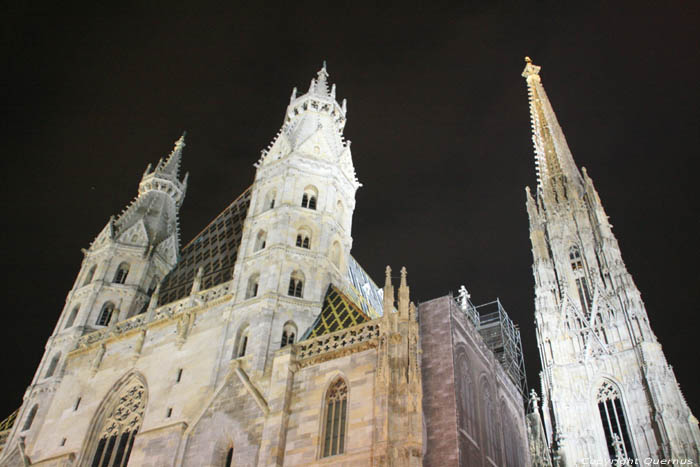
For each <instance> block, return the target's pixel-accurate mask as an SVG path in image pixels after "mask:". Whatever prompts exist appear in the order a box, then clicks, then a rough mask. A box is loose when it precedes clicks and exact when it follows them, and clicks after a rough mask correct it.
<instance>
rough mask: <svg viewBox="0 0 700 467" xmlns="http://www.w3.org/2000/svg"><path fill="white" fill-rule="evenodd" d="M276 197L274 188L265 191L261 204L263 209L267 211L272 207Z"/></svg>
mask: <svg viewBox="0 0 700 467" xmlns="http://www.w3.org/2000/svg"><path fill="white" fill-rule="evenodd" d="M276 197H277V191H276V190H270V191H268V192H267V194H266V195H265V204H264V205H263V211H267V210H268V209H274V207H275V198H276Z"/></svg>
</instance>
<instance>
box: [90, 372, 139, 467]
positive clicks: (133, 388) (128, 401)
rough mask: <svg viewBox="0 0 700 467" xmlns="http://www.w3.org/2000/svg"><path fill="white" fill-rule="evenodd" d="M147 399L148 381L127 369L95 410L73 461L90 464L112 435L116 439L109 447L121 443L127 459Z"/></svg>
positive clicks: (103, 450) (117, 446)
mask: <svg viewBox="0 0 700 467" xmlns="http://www.w3.org/2000/svg"><path fill="white" fill-rule="evenodd" d="M147 403H148V385H147V384H146V379H145V378H144V377H143V375H142V374H141V373H139V372H137V371H130V372H129V373H127V374H125V375H124V376H122V377H121V378H120V379H119V380H118V381H117V382H116V383H114V385H112V387H111V388H110V390H109V391H107V393H106V395H105V396H104V398H103V399H102V402H100V405H99V407H98V408H97V410H96V411H95V414H94V415H93V417H92V420H91V421H90V428H89V430H88V433H87V436H86V437H85V440H84V441H83V445H82V447H81V450H80V457H79V458H78V462H76V465H79V466H87V465H90V464H91V463H92V461H93V457H95V455H96V454H98V450H99V449H101V451H102V454H104V453H105V452H106V451H107V449H105V448H107V447H108V445H109V444H110V441H111V438H112V437H114V440H115V441H113V442H111V443H112V449H117V450H118V449H119V446H120V445H123V446H124V448H123V449H124V452H123V456H124V457H123V459H126V460H128V457H129V455H130V453H131V446H132V445H133V442H134V438H135V436H136V434H137V433H138V430H139V428H141V425H142V423H143V418H144V414H145V410H146V405H147ZM122 438H123V439H124V440H126V441H123V440H122ZM102 440H104V441H102ZM108 440H110V441H108ZM115 445H116V447H115ZM100 465H102V464H100Z"/></svg>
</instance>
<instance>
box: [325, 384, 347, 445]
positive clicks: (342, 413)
mask: <svg viewBox="0 0 700 467" xmlns="http://www.w3.org/2000/svg"><path fill="white" fill-rule="evenodd" d="M325 402H326V403H325V410H324V416H323V431H322V440H323V450H322V452H321V457H329V456H335V455H337V454H343V453H344V452H345V425H346V420H347V412H348V386H347V384H345V380H343V379H342V378H338V379H337V380H336V381H335V382H333V384H331V386H330V387H329V388H328V393H327V394H326V401H325Z"/></svg>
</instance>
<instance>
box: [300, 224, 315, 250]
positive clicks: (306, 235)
mask: <svg viewBox="0 0 700 467" xmlns="http://www.w3.org/2000/svg"><path fill="white" fill-rule="evenodd" d="M296 246H298V247H299V248H306V249H307V250H309V249H311V231H310V230H309V229H308V228H306V227H302V228H301V229H299V232H298V233H297V242H296Z"/></svg>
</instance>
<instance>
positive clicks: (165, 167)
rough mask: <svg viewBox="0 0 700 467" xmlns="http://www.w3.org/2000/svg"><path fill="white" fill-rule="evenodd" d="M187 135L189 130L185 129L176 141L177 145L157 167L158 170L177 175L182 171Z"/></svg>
mask: <svg viewBox="0 0 700 467" xmlns="http://www.w3.org/2000/svg"><path fill="white" fill-rule="evenodd" d="M185 136H187V132H186V131H183V132H182V136H180V138H179V139H178V140H177V141H175V147H174V148H173V150H172V152H171V153H170V155H169V156H168V157H167V158H166V159H165V160H164V161H163V162H161V163H159V164H158V166H157V167H156V172H158V171H160V172H161V173H166V174H169V175H174V176H175V177H177V176H178V175H179V172H180V160H181V159H182V149H183V148H184V147H185V146H186V144H185Z"/></svg>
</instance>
